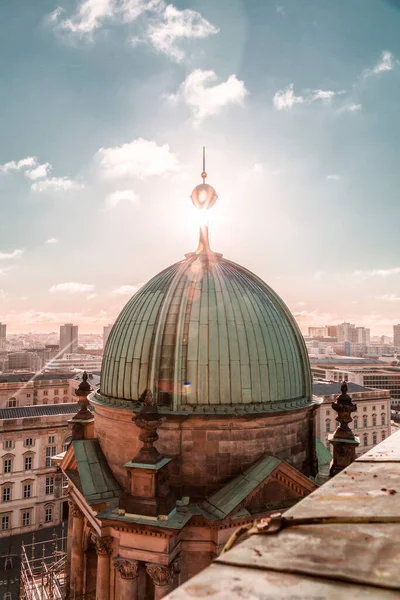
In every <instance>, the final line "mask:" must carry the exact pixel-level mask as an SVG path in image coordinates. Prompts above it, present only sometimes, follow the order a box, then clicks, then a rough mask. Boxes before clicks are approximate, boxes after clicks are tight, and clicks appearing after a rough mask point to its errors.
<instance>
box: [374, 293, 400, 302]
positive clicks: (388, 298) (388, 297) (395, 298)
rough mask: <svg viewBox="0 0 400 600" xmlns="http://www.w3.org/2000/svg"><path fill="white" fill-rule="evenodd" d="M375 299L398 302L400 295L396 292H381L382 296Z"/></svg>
mask: <svg viewBox="0 0 400 600" xmlns="http://www.w3.org/2000/svg"><path fill="white" fill-rule="evenodd" d="M376 298H377V300H384V301H385V302H400V296H398V295H397V294H383V295H382V296H377V297H376Z"/></svg>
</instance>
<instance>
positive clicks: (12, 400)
mask: <svg viewBox="0 0 400 600" xmlns="http://www.w3.org/2000/svg"><path fill="white" fill-rule="evenodd" d="M17 406H18V402H17V399H16V398H10V399H9V400H8V402H7V408H16V407H17Z"/></svg>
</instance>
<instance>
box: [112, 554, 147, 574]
mask: <svg viewBox="0 0 400 600" xmlns="http://www.w3.org/2000/svg"><path fill="white" fill-rule="evenodd" d="M113 563H114V567H115V569H116V571H118V573H119V574H120V576H121V578H122V579H135V577H137V576H138V575H139V566H140V565H139V561H138V560H130V559H128V558H122V557H121V556H116V557H115V558H114V559H113Z"/></svg>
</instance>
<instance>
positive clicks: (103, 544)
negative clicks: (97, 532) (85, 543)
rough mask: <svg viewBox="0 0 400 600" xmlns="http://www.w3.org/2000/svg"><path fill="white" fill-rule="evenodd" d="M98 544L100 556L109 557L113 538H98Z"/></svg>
mask: <svg viewBox="0 0 400 600" xmlns="http://www.w3.org/2000/svg"><path fill="white" fill-rule="evenodd" d="M95 543H96V552H97V554H99V555H100V556H109V555H110V554H111V550H112V543H113V538H112V537H108V536H107V537H97V538H96V539H95Z"/></svg>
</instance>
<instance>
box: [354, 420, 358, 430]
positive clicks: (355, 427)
mask: <svg viewBox="0 0 400 600" xmlns="http://www.w3.org/2000/svg"><path fill="white" fill-rule="evenodd" d="M354 429H358V417H354Z"/></svg>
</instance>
